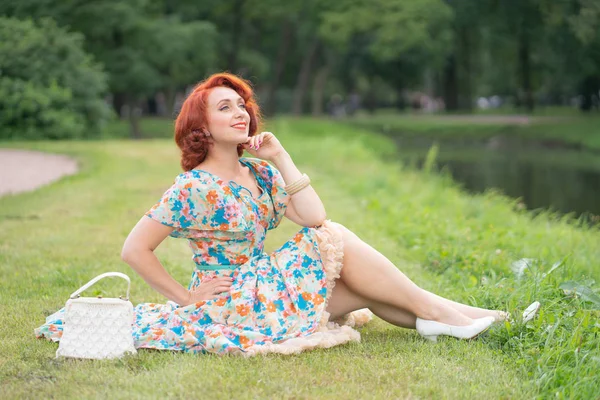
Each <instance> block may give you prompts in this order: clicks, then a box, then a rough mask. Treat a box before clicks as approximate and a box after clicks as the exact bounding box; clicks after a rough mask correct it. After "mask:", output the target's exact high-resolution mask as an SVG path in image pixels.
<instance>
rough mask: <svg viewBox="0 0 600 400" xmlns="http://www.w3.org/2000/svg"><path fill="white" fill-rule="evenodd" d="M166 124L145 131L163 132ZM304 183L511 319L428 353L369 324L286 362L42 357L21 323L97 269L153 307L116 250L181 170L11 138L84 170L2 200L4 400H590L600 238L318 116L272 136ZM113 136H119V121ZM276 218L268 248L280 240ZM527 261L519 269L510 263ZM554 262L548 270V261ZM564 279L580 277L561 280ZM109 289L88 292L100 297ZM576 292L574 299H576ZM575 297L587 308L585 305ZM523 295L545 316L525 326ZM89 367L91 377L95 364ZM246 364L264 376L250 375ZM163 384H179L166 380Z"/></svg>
mask: <svg viewBox="0 0 600 400" xmlns="http://www.w3.org/2000/svg"><path fill="white" fill-rule="evenodd" d="M169 124H170V122H165V121H163V122H160V125H156V126H154V127H153V129H155V130H156V131H161V130H164V129H165V126H167V125H169ZM268 129H269V130H272V131H273V132H274V133H275V134H277V135H278V137H279V138H280V139H281V141H282V143H283V144H284V146H286V148H287V149H288V151H289V152H290V153H291V154H292V156H293V157H294V159H295V160H296V162H297V164H298V166H299V167H300V169H301V170H302V171H304V172H306V173H308V174H309V175H310V176H311V179H312V181H313V185H314V187H315V188H316V189H317V191H318V192H319V194H320V195H321V197H322V199H323V201H324V203H325V205H326V208H327V210H328V216H329V218H331V219H333V220H335V221H338V222H340V223H343V224H344V225H346V226H348V228H350V229H351V230H353V231H355V232H356V233H357V234H358V235H359V236H360V237H361V238H362V239H364V240H366V241H367V242H368V243H370V244H372V245H373V246H374V247H375V248H377V249H378V250H380V251H381V252H382V253H383V254H385V255H386V256H388V257H389V258H390V259H391V260H392V261H393V262H394V263H395V264H396V265H398V266H399V268H400V269H401V270H403V271H404V272H405V273H406V274H407V275H408V276H410V277H411V278H412V279H413V280H414V281H415V282H416V283H417V284H419V285H421V286H422V287H424V288H426V289H428V290H431V291H433V292H437V293H439V294H441V295H444V296H446V297H450V298H452V299H455V300H459V301H463V302H468V303H470V304H474V305H478V306H484V307H492V308H502V309H507V310H509V311H511V313H512V314H513V315H514V316H515V321H514V322H513V323H507V324H504V325H497V326H495V327H494V329H493V330H492V331H491V332H490V333H489V334H487V335H486V336H484V337H482V338H481V339H478V340H476V341H473V342H464V341H456V340H452V339H445V340H441V341H440V343H438V344H432V343H429V342H427V341H425V340H423V339H422V338H420V337H419V336H418V335H416V334H415V333H414V331H408V330H403V329H399V328H395V327H392V326H390V325H388V324H386V323H384V322H382V321H381V320H378V319H377V320H375V321H374V322H373V323H371V324H369V325H368V326H367V327H366V328H363V329H362V330H361V333H362V342H361V343H358V344H351V345H348V346H343V347H337V348H333V349H329V350H319V351H314V352H310V353H305V354H302V355H300V356H293V357H281V356H269V357H265V358H256V359H251V360H244V359H238V358H229V357H226V358H220V357H214V356H197V355H196V356H194V355H187V354H174V353H164V352H152V351H140V352H139V354H138V356H136V357H131V358H126V359H124V360H118V361H106V362H102V363H97V362H89V361H76V362H73V361H64V360H55V359H54V352H55V350H56V345H55V344H53V343H49V342H45V341H40V340H35V339H34V338H33V333H32V332H33V328H34V327H36V326H38V325H40V324H41V323H42V322H43V319H44V317H45V316H46V315H49V314H50V313H52V312H54V311H55V310H56V309H57V308H59V307H61V306H62V305H64V302H65V301H66V299H67V297H68V295H69V294H70V293H72V291H73V290H74V289H76V288H77V287H79V286H80V285H81V284H82V283H84V282H85V281H87V280H88V279H90V278H91V277H92V276H95V275H96V274H98V273H99V272H104V271H109V270H111V271H123V272H126V273H128V274H129V275H130V276H132V277H133V279H132V281H133V282H132V301H133V302H134V303H139V302H150V301H159V302H162V301H164V299H163V298H161V296H159V295H157V294H156V293H155V292H153V291H152V290H151V289H150V288H149V287H148V286H147V285H146V284H145V283H144V282H143V281H142V280H141V279H140V278H138V277H137V276H134V274H133V272H132V271H131V270H130V269H129V268H128V267H127V266H126V265H125V264H123V263H122V261H121V260H120V258H119V253H120V250H121V246H122V243H123V240H124V239H125V237H126V235H127V234H128V232H129V230H130V229H131V227H132V226H133V225H134V224H135V223H136V222H137V220H138V219H139V218H140V217H141V216H142V215H143V213H144V212H145V211H146V210H147V209H148V208H149V207H150V206H152V205H153V204H154V202H156V200H158V198H160V196H161V195H162V193H163V192H164V190H165V189H166V188H168V187H169V185H170V184H171V183H172V181H173V179H174V177H175V176H176V175H177V174H178V173H179V172H180V171H179V168H178V152H177V149H176V147H175V145H174V143H173V141H172V139H165V140H145V141H137V142H131V141H126V140H122V141H121V140H107V141H98V142H53V143H49V142H46V143H21V144H19V143H11V146H17V147H26V148H30V149H31V148H35V149H39V150H44V151H48V152H55V153H67V154H69V155H71V156H73V157H75V158H77V159H78V160H79V162H80V164H81V172H80V173H79V174H77V175H74V176H72V177H70V178H69V179H68V180H62V181H59V182H58V183H55V184H53V185H50V186H47V187H44V188H42V189H41V190H39V191H36V192H32V193H28V194H27V195H20V196H9V197H6V198H1V199H0V243H2V245H1V248H2V252H0V280H2V282H5V284H4V285H3V290H2V291H1V292H0V303H1V304H3V305H4V309H5V312H4V313H0V326H2V329H1V330H0V335H1V337H0V343H1V345H0V360H1V361H0V367H1V368H0V371H1V372H0V381H1V382H2V383H1V385H2V386H1V389H0V390H2V392H3V393H5V394H8V397H11V398H17V397H27V396H28V395H29V394H31V393H33V392H35V393H36V395H37V396H40V395H41V396H47V397H52V396H54V397H94V396H96V397H144V396H150V397H168V396H171V397H184V396H186V395H189V393H202V394H203V395H204V396H206V397H210V398H215V399H218V398H232V397H236V398H273V397H288V398H291V397H296V398H333V397H336V398H339V397H349V398H362V397H370V398H390V397H392V398H408V397H417V398H475V397H482V396H487V397H490V396H491V397H493V398H531V397H535V396H541V397H554V396H555V394H556V393H559V397H561V396H562V397H565V398H566V397H573V398H590V397H594V396H595V395H596V394H597V393H598V392H599V391H600V386H599V385H600V383H598V382H597V379H596V378H597V376H596V375H597V371H598V370H599V369H600V359H599V358H598V354H599V353H598V352H599V351H600V335H599V333H600V327H598V326H597V324H596V322H595V321H597V318H598V316H599V313H598V311H597V310H598V308H600V303H596V301H597V295H596V293H595V292H594V290H595V288H596V286H595V284H594V283H592V282H591V280H592V279H595V280H596V281H597V280H599V279H600V268H599V267H598V264H597V260H598V259H600V248H599V247H598V246H597V243H598V242H599V241H600V232H599V231H598V230H597V229H582V228H577V227H576V226H574V224H573V222H572V220H571V219H569V218H562V217H561V218H558V217H555V216H553V215H551V214H548V213H544V212H541V213H539V214H538V215H537V216H536V217H532V215H531V214H530V213H529V212H526V211H525V210H522V209H520V207H519V205H518V204H517V203H516V202H515V201H513V200H510V199H508V198H505V197H502V196H499V195H496V194H494V193H491V192H488V193H486V194H482V195H467V194H465V193H464V192H463V191H461V190H460V189H459V188H458V186H457V185H456V184H455V183H453V182H452V181H451V180H450V179H449V178H448V177H445V176H437V175H434V174H429V173H426V172H421V171H416V170H414V169H409V168H404V167H402V166H401V165H400V164H399V163H396V162H391V161H385V160H386V159H391V158H392V157H394V155H395V151H396V149H395V146H394V144H393V143H392V142H391V141H390V139H388V138H384V137H380V136H377V135H372V134H371V133H369V132H365V131H361V130H358V129H355V128H349V127H347V126H345V125H341V124H337V123H334V122H330V121H314V120H309V119H279V120H276V121H273V122H272V123H271V124H270V125H269V126H268ZM124 130H126V127H125V128H124ZM297 229H298V227H296V226H294V225H293V224H291V223H285V224H283V225H282V226H281V227H280V228H278V229H277V230H275V231H273V232H271V235H270V236H269V238H268V242H267V249H268V250H272V249H274V248H276V247H277V246H279V245H280V244H282V243H283V242H284V241H285V240H287V239H288V238H289V237H292V236H293V235H294V233H295V232H296V230H297ZM157 255H158V257H159V258H160V259H161V261H162V262H163V264H164V265H165V267H166V268H167V269H168V270H169V271H170V272H171V273H172V275H173V276H174V277H175V278H176V279H178V280H179V281H180V282H182V283H184V284H185V283H186V282H187V281H188V279H189V276H190V273H191V267H192V265H191V261H190V259H189V249H188V248H187V245H186V244H185V243H184V242H183V241H178V240H174V239H169V240H167V241H166V242H165V243H164V244H163V245H161V246H160V247H159V248H158V250H157ZM524 258H527V259H530V262H529V263H526V264H525V265H523V262H522V263H521V264H515V265H516V267H515V270H516V271H517V272H519V275H517V274H515V272H514V271H513V268H511V266H512V265H513V264H514V263H515V262H517V261H519V260H522V259H524ZM555 263H558V264H555ZM573 282H576V283H573ZM119 289H120V286H118V285H115V286H114V287H112V286H100V287H99V290H103V293H105V294H106V295H107V296H116V295H118V294H119ZM574 293H580V296H579V297H574V296H573V294H574ZM584 299H587V300H589V301H584ZM533 300H539V301H540V302H541V303H542V305H543V307H542V310H541V312H540V315H539V317H538V318H537V319H535V320H534V321H533V322H530V323H529V324H527V325H523V324H521V323H520V321H519V315H520V312H521V311H522V309H523V308H524V307H526V306H527V305H528V304H530V303H531V302H532V301H533ZM99 366H101V368H99ZM257 370H258V371H260V379H257V378H256V376H257V375H256V373H257ZM173 382H185V383H184V384H181V385H174V384H173Z"/></svg>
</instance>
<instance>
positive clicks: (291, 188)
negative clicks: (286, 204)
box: [284, 174, 310, 196]
mask: <svg viewBox="0 0 600 400" xmlns="http://www.w3.org/2000/svg"><path fill="white" fill-rule="evenodd" d="M308 185H310V178H309V177H308V175H306V174H302V177H301V178H300V179H298V180H297V181H296V182H294V183H290V184H289V185H286V187H285V188H284V189H285V191H286V192H287V194H288V195H290V196H291V195H293V194H296V193H298V192H299V191H301V190H302V189H304V188H305V187H307V186H308Z"/></svg>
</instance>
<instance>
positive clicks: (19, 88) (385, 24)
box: [0, 0, 600, 138]
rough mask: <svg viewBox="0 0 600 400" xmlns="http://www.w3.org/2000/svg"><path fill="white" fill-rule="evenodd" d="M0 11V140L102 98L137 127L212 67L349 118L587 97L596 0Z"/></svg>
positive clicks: (272, 94) (292, 108)
mask: <svg viewBox="0 0 600 400" xmlns="http://www.w3.org/2000/svg"><path fill="white" fill-rule="evenodd" d="M0 16H3V17H4V18H11V19H4V18H3V19H2V20H1V23H0V25H1V26H2V29H3V32H4V33H3V34H2V35H3V36H2V46H0V60H1V61H0V82H2V84H0V90H3V91H4V92H6V93H8V92H10V93H12V96H11V99H12V100H10V99H9V100H6V104H0V109H6V110H10V113H11V115H13V117H12V118H8V119H6V118H5V119H2V120H0V128H1V129H0V131H3V132H4V133H2V136H0V137H3V138H12V137H18V136H19V132H22V135H23V136H24V137H30V136H32V135H34V133H33V132H39V134H38V135H39V137H41V138H44V137H47V138H60V137H81V136H84V137H88V136H92V137H93V136H94V134H95V133H94V132H95V129H89V128H90V127H86V129H85V130H83V129H79V131H77V128H78V127H80V126H81V124H82V123H83V122H86V123H88V124H90V125H91V127H95V126H96V125H97V123H98V122H99V121H103V120H105V119H106V117H107V114H106V113H105V112H104V111H101V110H100V109H99V108H100V107H99V106H98V105H97V104H93V105H92V103H93V99H96V100H98V99H101V98H105V99H106V100H108V103H109V104H110V105H111V106H112V108H113V109H114V111H115V113H116V114H117V115H118V116H120V117H122V118H128V119H129V121H130V134H131V136H132V137H141V136H143V135H144V133H145V132H144V131H143V129H142V127H141V126H140V125H139V124H140V122H139V118H140V116H141V115H143V114H149V115H159V116H172V115H173V113H176V112H177V109H178V107H179V104H180V102H181V99H182V98H183V97H184V96H185V93H186V91H187V90H189V88H190V87H191V85H193V84H194V83H196V82H198V81H200V80H202V79H203V78H205V77H206V76H208V74H210V73H213V72H217V71H223V70H227V71H230V72H233V73H237V74H240V75H242V76H244V77H246V78H249V79H251V81H252V82H253V83H254V85H255V88H256V90H257V93H258V95H259V100H260V103H261V106H262V108H263V110H264V111H265V113H266V114H267V115H271V114H274V113H276V112H279V113H281V112H285V113H294V114H296V115H300V114H304V113H311V114H312V115H314V116H317V115H321V114H323V113H324V112H328V111H332V107H334V104H335V102H336V101H341V102H342V103H344V104H346V105H347V106H348V107H347V109H346V111H345V112H346V113H350V114H352V113H353V111H354V109H355V105H356V104H360V105H362V106H363V107H364V108H366V109H368V110H375V109H377V108H380V107H385V106H387V107H390V106H391V107H397V108H400V109H403V108H405V107H409V108H411V107H416V108H426V109H430V108H431V107H433V109H437V107H438V106H439V105H440V104H442V103H443V104H444V109H445V110H448V111H457V110H459V111H461V112H470V111H472V110H473V109H474V108H475V106H476V104H477V101H476V100H477V99H480V98H481V97H486V98H488V99H489V98H491V96H497V100H498V101H500V102H501V103H502V104H504V105H509V106H511V107H517V109H518V110H520V112H532V111H533V110H534V108H535V107H536V106H538V105H541V106H548V105H562V106H578V107H579V108H581V109H582V110H588V111H589V110H592V109H596V110H598V109H599V108H600V93H599V92H600V3H598V2H597V1H596V0H558V1H557V0H503V1H499V0H480V1H476V2H474V1H469V0H414V1H398V0H338V1H335V2H330V1H325V0H288V1H278V0H225V1H221V0H220V1H216V0H204V1H202V2H198V1H195V0H179V1H172V0H152V1H151V0H98V1H93V2H83V1H79V0H61V1H57V0H20V1H18V2H13V1H6V0H5V1H1V2H0ZM16 19H18V20H16ZM50 19H51V20H53V21H55V22H50V21H49V20H50ZM19 21H24V22H19ZM53 24H56V25H57V26H58V27H60V28H58V27H53V26H54V25H53ZM55 31H56V32H55ZM42 36H45V37H42ZM82 51H85V52H86V53H87V54H88V55H89V56H91V57H92V58H93V60H94V61H93V66H92V65H88V64H90V62H89V61H82V60H83V58H82V57H83V55H82V54H81V52H82ZM57 57H59V59H62V60H64V62H65V66H64V68H63V69H62V70H61V69H60V68H59V69H57V68H55V66H56V60H57ZM86 60H87V59H86ZM77 64H83V65H80V66H79V67H76V65H77ZM69 65H70V66H69ZM20 66H31V67H27V68H23V69H22V70H21V68H19V67H20ZM99 66H101V68H102V70H103V73H100V72H99V71H98V67H99ZM13 67H14V68H13ZM73 68H75V70H73ZM6 79H8V80H10V81H11V82H12V81H14V80H24V81H26V82H28V83H27V84H25V83H17V82H13V83H12V85H10V86H9V85H8V83H6ZM18 82H20V81H18ZM31 85H35V90H34V89H33V86H31ZM34 93H35V94H34ZM335 95H337V98H338V100H336V96H335ZM0 97H4V96H0ZM425 98H426V99H429V100H430V101H429V103H428V105H425V104H423V101H424V99H425ZM19 99H22V101H19ZM82 100H83V101H82ZM357 101H358V103H356V102H357ZM20 103H28V104H29V105H28V106H24V105H21V104H20ZM51 110H58V111H54V113H62V114H61V115H60V116H58V115H55V114H52V112H51ZM30 114H34V115H36V116H37V119H38V120H40V121H41V122H40V121H38V122H36V123H35V124H34V123H33V122H31V121H30V119H31V118H32V117H30V116H29V115H30ZM22 119H23V120H25V122H24V121H22ZM48 120H49V121H50V123H49V126H48V127H46V123H45V122H46V121H48ZM57 121H65V122H64V123H62V124H63V125H65V127H64V128H63V127H62V126H61V122H57ZM21 126H24V127H31V126H36V128H37V129H35V131H34V130H33V129H21V128H20V127H21ZM56 128H60V129H56ZM7 132H8V133H7Z"/></svg>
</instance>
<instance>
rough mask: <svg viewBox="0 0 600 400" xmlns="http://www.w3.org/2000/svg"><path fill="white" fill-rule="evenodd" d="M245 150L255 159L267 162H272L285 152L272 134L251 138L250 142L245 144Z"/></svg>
mask: <svg viewBox="0 0 600 400" xmlns="http://www.w3.org/2000/svg"><path fill="white" fill-rule="evenodd" d="M244 150H246V151H247V152H248V153H250V154H251V155H252V156H254V157H258V158H262V159H263V160H267V161H272V160H273V159H274V158H275V157H277V156H278V155H279V154H281V153H283V152H285V149H284V148H283V146H282V145H281V143H280V142H279V140H278V139H277V138H276V137H275V135H273V133H271V132H262V133H260V134H258V135H254V136H251V137H249V138H248V141H247V142H246V143H244Z"/></svg>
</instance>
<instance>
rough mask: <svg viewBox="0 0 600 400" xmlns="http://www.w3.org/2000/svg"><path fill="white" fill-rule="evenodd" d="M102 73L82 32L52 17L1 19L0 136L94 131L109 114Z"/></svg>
mask: <svg viewBox="0 0 600 400" xmlns="http://www.w3.org/2000/svg"><path fill="white" fill-rule="evenodd" d="M106 88H107V87H106V75H105V74H104V72H103V71H102V69H101V68H100V66H99V65H97V64H96V63H95V62H94V61H93V60H92V58H91V57H90V56H89V55H88V54H86V53H85V52H84V51H83V37H82V35H80V34H76V33H68V32H67V31H66V30H65V29H63V28H60V27H58V26H57V25H56V23H55V22H54V21H53V20H51V19H42V20H41V21H39V24H38V25H35V24H34V23H33V22H32V21H30V20H28V21H21V20H18V19H14V18H0V110H1V112H0V115H1V117H0V126H2V129H1V130H0V132H2V137H3V138H28V139H33V138H52V139H58V138H73V137H90V136H94V135H95V134H98V133H99V132H100V129H101V127H102V125H103V123H104V122H105V121H106V120H107V119H108V118H110V116H111V113H110V109H109V107H108V106H107V105H106V103H105V102H104V100H103V95H104V94H105V93H106Z"/></svg>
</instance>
